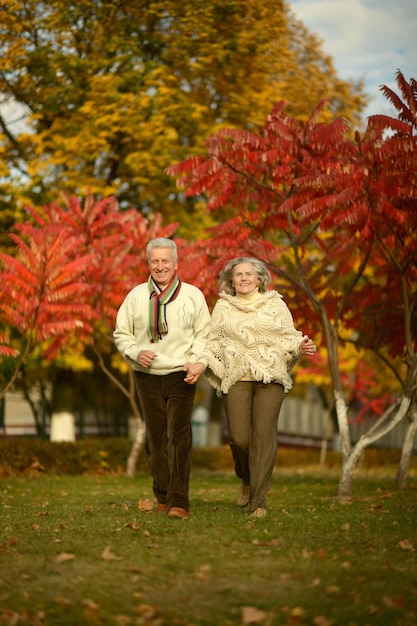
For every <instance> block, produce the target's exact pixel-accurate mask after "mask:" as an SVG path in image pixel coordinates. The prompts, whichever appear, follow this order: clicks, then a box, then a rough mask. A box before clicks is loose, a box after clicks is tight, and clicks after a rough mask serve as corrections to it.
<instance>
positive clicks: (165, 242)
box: [146, 237, 178, 263]
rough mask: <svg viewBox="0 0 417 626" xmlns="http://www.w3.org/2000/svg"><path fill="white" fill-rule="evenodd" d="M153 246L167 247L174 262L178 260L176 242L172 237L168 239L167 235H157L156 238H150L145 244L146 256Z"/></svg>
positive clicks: (148, 255)
mask: <svg viewBox="0 0 417 626" xmlns="http://www.w3.org/2000/svg"><path fill="white" fill-rule="evenodd" d="M154 248H169V249H170V250H172V255H173V257H174V260H175V262H176V263H177V262H178V250H177V244H176V243H175V241H172V239H168V238H167V237H158V238H157V239H151V241H149V242H148V244H147V246H146V256H147V257H148V261H149V260H150V259H149V257H150V255H151V250H153V249H154Z"/></svg>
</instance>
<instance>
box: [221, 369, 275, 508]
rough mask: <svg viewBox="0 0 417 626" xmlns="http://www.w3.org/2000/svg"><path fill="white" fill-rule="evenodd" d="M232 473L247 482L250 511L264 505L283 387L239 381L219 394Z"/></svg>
mask: <svg viewBox="0 0 417 626" xmlns="http://www.w3.org/2000/svg"><path fill="white" fill-rule="evenodd" d="M222 398H223V405H224V408H225V412H226V417H227V425H228V429H229V435H230V439H231V441H230V448H231V451H232V454H233V460H234V464H235V472H236V475H237V476H238V477H239V478H241V479H242V480H243V482H244V483H245V485H250V511H251V512H252V511H255V509H257V508H258V507H265V506H266V504H265V496H266V494H267V493H268V491H269V488H270V484H271V476H272V472H273V469H274V465H275V460H276V455H277V449H278V432H277V431H278V417H279V412H280V409H281V405H282V402H283V400H284V388H283V386H282V385H280V384H278V383H269V384H265V383H262V382H252V381H240V382H237V383H236V384H235V385H233V386H232V387H231V388H230V389H229V391H228V393H227V394H223V395H222Z"/></svg>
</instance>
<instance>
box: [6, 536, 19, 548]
mask: <svg viewBox="0 0 417 626" xmlns="http://www.w3.org/2000/svg"><path fill="white" fill-rule="evenodd" d="M17 543H20V539H19V538H18V537H9V540H8V542H7V545H8V546H15V545H16V544H17Z"/></svg>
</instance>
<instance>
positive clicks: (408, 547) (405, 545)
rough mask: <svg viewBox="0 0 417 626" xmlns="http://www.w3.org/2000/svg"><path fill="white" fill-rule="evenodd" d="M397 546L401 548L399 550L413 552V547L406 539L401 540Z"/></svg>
mask: <svg viewBox="0 0 417 626" xmlns="http://www.w3.org/2000/svg"><path fill="white" fill-rule="evenodd" d="M397 546H398V547H399V548H401V550H410V552H414V546H413V544H412V543H411V541H409V540H408V539H403V540H402V541H399V542H398V543H397Z"/></svg>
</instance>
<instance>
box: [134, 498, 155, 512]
mask: <svg viewBox="0 0 417 626" xmlns="http://www.w3.org/2000/svg"><path fill="white" fill-rule="evenodd" d="M138 509H139V511H152V510H153V502H152V500H149V498H144V499H143V500H139V502H138Z"/></svg>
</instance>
